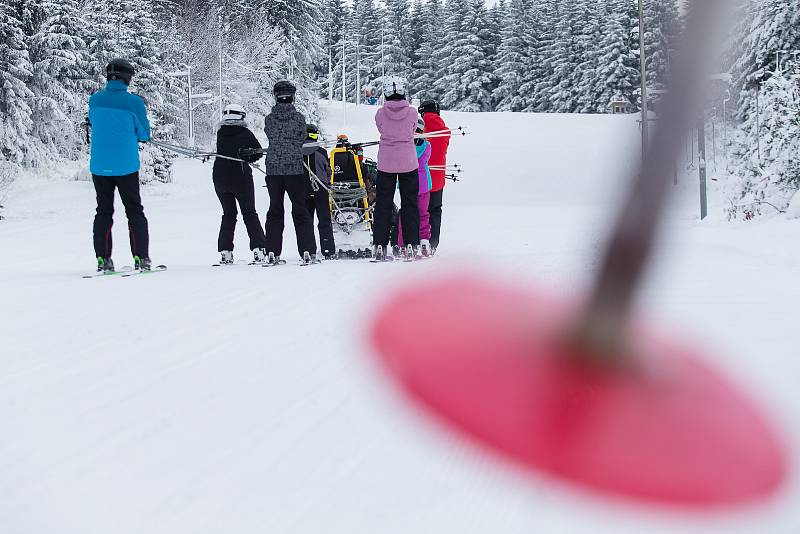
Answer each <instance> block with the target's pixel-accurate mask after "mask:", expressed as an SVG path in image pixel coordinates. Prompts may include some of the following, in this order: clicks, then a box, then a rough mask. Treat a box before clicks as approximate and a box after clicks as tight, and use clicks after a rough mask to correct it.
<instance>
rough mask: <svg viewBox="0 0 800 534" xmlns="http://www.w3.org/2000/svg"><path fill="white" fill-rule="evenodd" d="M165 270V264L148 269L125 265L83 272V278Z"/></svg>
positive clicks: (124, 276) (128, 275) (125, 275)
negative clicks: (90, 272)
mask: <svg viewBox="0 0 800 534" xmlns="http://www.w3.org/2000/svg"><path fill="white" fill-rule="evenodd" d="M166 270H167V266H166V265H154V266H153V267H152V268H150V269H148V270H142V269H134V268H133V267H131V266H130V265H125V266H124V267H121V268H119V269H117V270H114V271H97V272H95V273H92V274H85V275H83V278H110V277H120V278H128V277H130V276H141V275H144V274H155V273H160V272H163V271H166Z"/></svg>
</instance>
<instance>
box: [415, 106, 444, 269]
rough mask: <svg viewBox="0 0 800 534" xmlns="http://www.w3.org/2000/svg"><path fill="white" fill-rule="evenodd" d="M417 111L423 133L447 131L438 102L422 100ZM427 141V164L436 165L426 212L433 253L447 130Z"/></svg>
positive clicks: (438, 229) (439, 224)
mask: <svg viewBox="0 0 800 534" xmlns="http://www.w3.org/2000/svg"><path fill="white" fill-rule="evenodd" d="M419 112H420V114H421V115H422V120H423V121H425V133H432V132H442V131H448V128H447V125H446V124H445V123H444V120H443V119H442V116H441V114H440V109H439V103H438V102H436V101H435V100H423V101H422V103H421V105H420V106H419ZM429 141H430V143H431V159H430V162H429V165H430V166H432V167H433V166H435V167H437V169H435V170H432V171H431V181H432V183H433V186H432V188H431V196H430V204H429V205H428V212H429V213H430V214H431V240H430V241H431V253H432V254H435V253H436V248H437V247H438V246H439V234H440V232H441V228H442V195H443V194H444V184H445V182H446V179H445V174H446V171H445V170H444V169H445V167H446V166H447V149H448V147H449V146H450V134H449V131H448V133H446V134H445V135H443V136H441V137H439V136H437V137H432V138H430V139H429Z"/></svg>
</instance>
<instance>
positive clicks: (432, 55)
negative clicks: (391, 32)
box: [411, 0, 446, 100]
mask: <svg viewBox="0 0 800 534" xmlns="http://www.w3.org/2000/svg"><path fill="white" fill-rule="evenodd" d="M419 9H421V11H422V14H421V16H420V17H419V23H418V24H419V25H420V26H421V27H420V39H419V46H418V49H417V59H416V61H415V62H414V68H413V70H412V75H411V79H412V80H413V87H414V91H415V94H416V95H417V96H418V97H419V98H420V99H426V98H431V99H434V100H438V99H439V98H440V93H439V92H438V91H437V86H436V78H437V76H438V73H439V69H438V64H437V63H436V61H437V53H438V51H439V49H440V47H441V46H442V44H443V41H444V39H445V38H446V36H444V31H443V30H442V27H441V22H442V16H443V15H442V4H441V2H440V0H428V1H427V2H425V3H424V4H421V7H420V8H419Z"/></svg>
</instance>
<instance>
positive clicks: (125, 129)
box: [89, 59, 151, 272]
mask: <svg viewBox="0 0 800 534" xmlns="http://www.w3.org/2000/svg"><path fill="white" fill-rule="evenodd" d="M134 74H135V70H134V68H133V65H131V64H130V63H129V62H128V61H126V60H124V59H115V60H113V61H112V62H111V63H109V64H108V66H107V67H106V78H107V79H108V83H107V84H106V87H105V89H104V90H102V91H99V92H97V93H95V94H93V95H92V96H91V98H90V99H89V124H90V125H91V161H90V164H89V167H90V170H91V172H92V181H93V182H94V188H95V192H96V193H97V214H96V215H95V218H94V251H95V256H96V257H97V270H98V271H106V272H113V271H114V262H113V261H112V260H111V227H112V226H113V224H114V219H113V216H114V191H115V189H118V190H119V196H120V197H121V198H122V204H123V205H124V206H125V215H126V216H127V217H128V232H129V234H130V242H131V252H132V253H133V261H134V266H135V268H137V269H141V270H150V265H151V262H150V253H149V240H150V236H149V232H148V228H147V218H146V217H145V216H144V208H143V207H142V199H141V195H140V193H139V167H140V164H139V142H147V141H149V140H150V122H149V121H148V120H147V108H146V107H145V102H144V100H143V99H142V98H141V97H139V96H138V95H135V94H131V93H129V92H128V85H130V83H131V79H132V78H133V75H134Z"/></svg>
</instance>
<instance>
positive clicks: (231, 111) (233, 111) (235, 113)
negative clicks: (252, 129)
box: [222, 104, 247, 120]
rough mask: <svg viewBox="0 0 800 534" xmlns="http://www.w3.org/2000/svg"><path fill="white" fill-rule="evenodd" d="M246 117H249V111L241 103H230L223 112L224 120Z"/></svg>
mask: <svg viewBox="0 0 800 534" xmlns="http://www.w3.org/2000/svg"><path fill="white" fill-rule="evenodd" d="M245 117H247V113H246V112H245V110H244V108H243V107H242V106H241V105H239V104H228V105H227V106H225V110H224V111H223V112H222V120H231V119H239V120H244V118H245Z"/></svg>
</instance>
